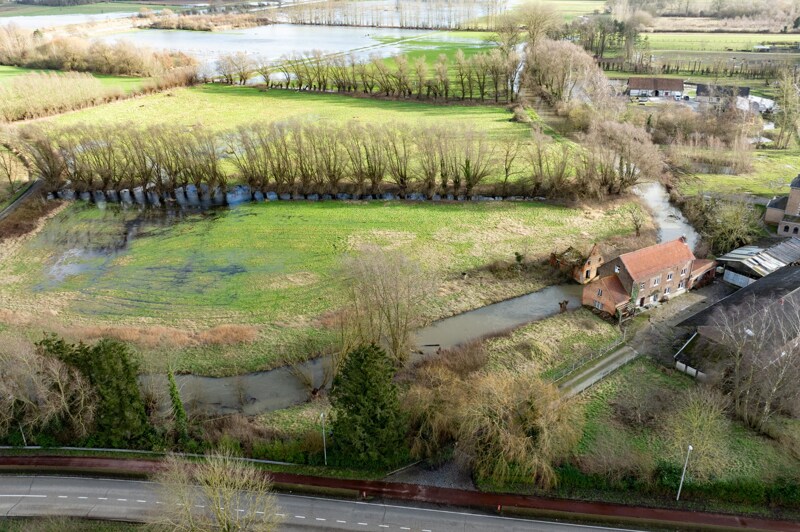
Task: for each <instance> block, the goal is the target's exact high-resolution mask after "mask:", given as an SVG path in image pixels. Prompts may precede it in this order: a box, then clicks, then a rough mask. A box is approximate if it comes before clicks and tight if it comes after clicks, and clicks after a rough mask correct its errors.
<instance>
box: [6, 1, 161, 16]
mask: <svg viewBox="0 0 800 532" xmlns="http://www.w3.org/2000/svg"><path fill="white" fill-rule="evenodd" d="M165 7H169V8H170V9H172V10H175V9H176V8H175V7H174V6H168V5H163V4H137V3H135V2H98V3H96V4H83V5H79V6H61V7H59V6H35V5H27V4H12V3H8V4H0V17H41V16H50V15H100V14H103V13H129V12H130V13H138V12H139V10H141V9H143V8H148V9H153V10H156V9H163V8H165Z"/></svg>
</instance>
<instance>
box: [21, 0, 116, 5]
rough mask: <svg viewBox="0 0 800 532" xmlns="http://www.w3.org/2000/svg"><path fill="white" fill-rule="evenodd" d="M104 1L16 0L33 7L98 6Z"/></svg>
mask: <svg viewBox="0 0 800 532" xmlns="http://www.w3.org/2000/svg"><path fill="white" fill-rule="evenodd" d="M100 1H103V0H16V2H17V3H18V4H28V5H32V6H82V5H84V4H97V3H99V2H100Z"/></svg>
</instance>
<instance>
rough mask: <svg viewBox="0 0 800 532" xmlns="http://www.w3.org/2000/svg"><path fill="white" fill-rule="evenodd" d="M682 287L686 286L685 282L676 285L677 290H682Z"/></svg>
mask: <svg viewBox="0 0 800 532" xmlns="http://www.w3.org/2000/svg"><path fill="white" fill-rule="evenodd" d="M684 286H686V281H681V282H679V283H678V288H683V287H684Z"/></svg>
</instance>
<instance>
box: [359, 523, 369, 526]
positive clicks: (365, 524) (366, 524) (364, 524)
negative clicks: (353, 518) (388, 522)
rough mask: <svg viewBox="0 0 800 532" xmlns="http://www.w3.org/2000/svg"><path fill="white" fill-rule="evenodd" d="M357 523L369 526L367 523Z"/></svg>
mask: <svg viewBox="0 0 800 532" xmlns="http://www.w3.org/2000/svg"><path fill="white" fill-rule="evenodd" d="M358 524H359V525H361V526H369V524H368V523H358Z"/></svg>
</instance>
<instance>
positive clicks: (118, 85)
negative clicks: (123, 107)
mask: <svg viewBox="0 0 800 532" xmlns="http://www.w3.org/2000/svg"><path fill="white" fill-rule="evenodd" d="M32 72H54V71H52V70H36V69H32V68H20V67H14V66H5V65H0V85H2V84H3V83H7V82H8V81H10V80H12V79H14V78H16V77H19V76H24V75H26V74H30V73H32ZM92 75H93V76H94V77H95V78H97V79H98V80H100V82H101V83H102V84H103V85H104V86H105V87H107V88H111V89H118V90H120V91H123V92H125V93H127V94H130V93H132V92H134V91H136V90H138V89H140V88H142V85H144V83H145V82H146V81H147V78H138V77H127V76H110V75H106V74H92Z"/></svg>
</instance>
